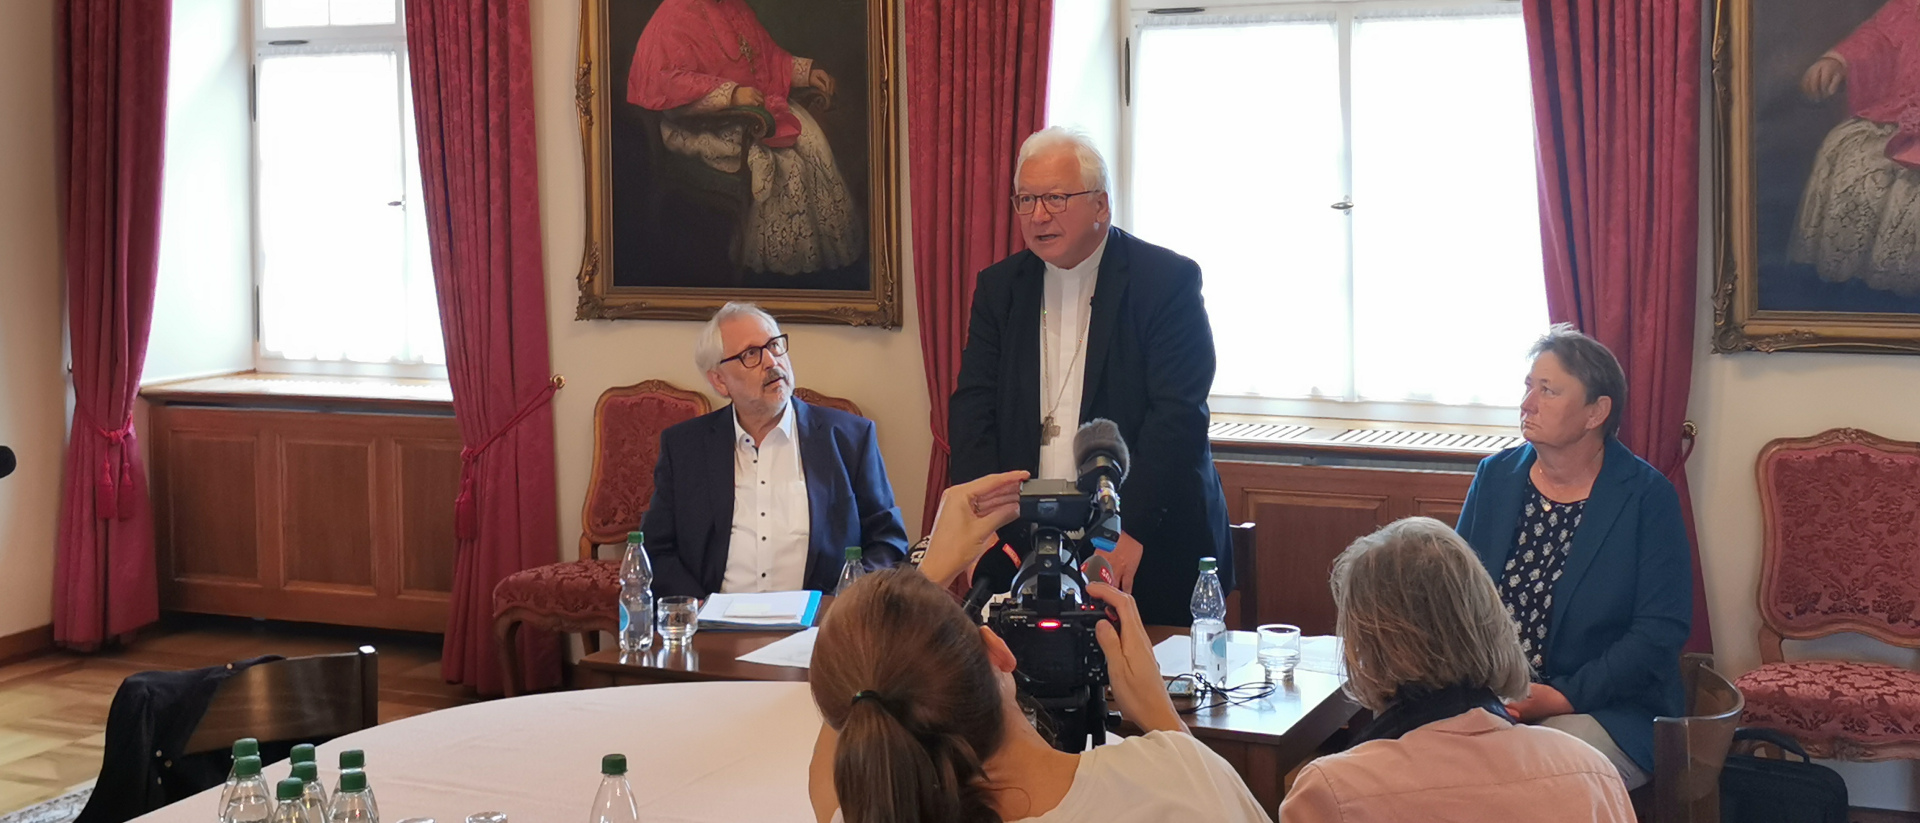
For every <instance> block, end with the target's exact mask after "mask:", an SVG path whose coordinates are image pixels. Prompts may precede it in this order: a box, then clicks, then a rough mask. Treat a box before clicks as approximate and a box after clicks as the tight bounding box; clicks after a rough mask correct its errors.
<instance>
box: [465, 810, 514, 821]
mask: <svg viewBox="0 0 1920 823" xmlns="http://www.w3.org/2000/svg"><path fill="white" fill-rule="evenodd" d="M467 823H507V813H506V812H474V813H473V814H470V815H467Z"/></svg>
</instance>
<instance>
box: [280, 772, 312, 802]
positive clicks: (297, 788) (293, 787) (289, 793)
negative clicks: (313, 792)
mask: <svg viewBox="0 0 1920 823" xmlns="http://www.w3.org/2000/svg"><path fill="white" fill-rule="evenodd" d="M306 789H307V784H306V783H304V782H302V781H301V780H300V778H298V777H289V778H286V779H284V780H281V781H280V790H279V792H278V795H279V797H280V799H281V800H299V799H300V793H301V792H303V791H306Z"/></svg>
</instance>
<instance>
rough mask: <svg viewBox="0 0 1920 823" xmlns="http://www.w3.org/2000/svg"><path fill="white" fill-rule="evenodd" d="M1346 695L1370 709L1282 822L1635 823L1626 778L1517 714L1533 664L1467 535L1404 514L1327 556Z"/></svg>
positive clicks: (1300, 785) (1312, 767) (1304, 784)
mask: <svg viewBox="0 0 1920 823" xmlns="http://www.w3.org/2000/svg"><path fill="white" fill-rule="evenodd" d="M1332 585H1333V602H1334V606H1335V607H1336V609H1337V610H1338V617H1337V618H1336V623H1335V626H1336V629H1335V630H1336V631H1337V632H1338V633H1339V635H1340V642H1341V648H1342V654H1343V656H1344V658H1345V661H1346V667H1347V683H1346V686H1345V688H1346V692H1347V694H1348V695H1349V696H1351V697H1352V698H1353V699H1354V700H1355V701H1357V702H1359V703H1360V705H1362V706H1365V707H1367V708H1369V709H1372V710H1373V711H1374V712H1375V714H1376V717H1375V718H1374V720H1373V722H1372V723H1369V724H1368V725H1367V726H1366V727H1364V728H1362V729H1361V730H1360V732H1359V733H1358V734H1357V735H1356V738H1357V742H1356V743H1355V744H1354V745H1353V746H1352V747H1351V748H1349V749H1347V750H1346V751H1345V752H1342V753H1340V754H1336V755H1331V756H1329V757H1323V758H1321V759H1319V760H1316V761H1314V762H1312V763H1309V764H1307V765H1306V766H1305V767H1303V768H1302V769H1301V770H1300V773H1299V775H1297V776H1296V777H1295V778H1294V782H1293V787H1292V788H1291V789H1290V790H1289V791H1288V792H1287V797H1286V800H1285V801H1283V802H1282V803H1281V804H1280V821H1281V823H1313V822H1314V821H1323V820H1325V821H1336V820H1337V821H1343V823H1368V822H1369V821H1376V820H1378V821H1403V820H1423V821H1481V820H1531V821H1543V823H1614V821H1618V823H1630V821H1632V820H1633V819H1634V815H1633V807H1632V804H1631V803H1630V802H1629V801H1628V799H1627V791H1626V787H1625V786H1624V785H1623V784H1622V783H1621V781H1620V776H1619V774H1618V773H1617V772H1616V770H1615V769H1614V767H1613V764H1611V763H1609V762H1608V761H1607V758H1606V757H1605V756H1603V755H1601V753H1600V752H1598V751H1595V750H1594V749H1593V747H1591V746H1589V745H1587V744H1586V743H1583V742H1581V741H1580V740H1579V739H1578V738H1575V737H1573V736H1572V735H1569V734H1566V733H1565V732H1561V731H1559V730H1556V729H1552V728H1545V727H1539V726H1528V725H1525V724H1522V723H1519V722H1517V720H1516V718H1514V717H1513V715H1512V714H1511V712H1510V710H1509V708H1508V706H1507V702H1508V701H1518V700H1522V699H1525V698H1526V696H1527V690H1528V681H1529V674H1530V671H1529V669H1528V667H1527V661H1526V657H1525V655H1524V653H1523V652H1522V651H1521V648H1520V639H1519V637H1518V635H1517V634H1516V633H1515V631H1514V624H1513V621H1512V620H1511V619H1509V618H1508V617H1507V612H1506V609H1505V607H1504V606H1503V605H1502V604H1501V602H1500V595H1499V593H1498V592H1496V591H1495V590H1494V585H1493V580H1492V578H1490V577H1488V576H1487V572H1486V570H1485V569H1484V568H1482V567H1481V565H1480V559H1479V558H1478V557H1477V556H1476V555H1475V554H1474V553H1473V549H1471V548H1469V547H1468V546H1467V544H1466V542H1465V541H1463V540H1461V539H1460V536H1459V535H1457V534H1455V533H1454V532H1453V530H1452V529H1449V528H1447V527H1446V525H1445V524H1443V523H1441V522H1440V521H1438V520H1434V519H1432V518H1429V517H1409V518H1406V519H1404V520H1399V521H1395V522H1393V523H1390V524H1388V525H1387V526H1385V527H1384V528H1382V529H1380V530H1379V531H1377V532H1374V533H1373V534H1370V535H1367V536H1366V537H1362V538H1360V539H1359V540H1355V541H1354V542H1353V545H1351V546H1348V547H1347V550H1346V551H1345V552H1342V553H1341V554H1340V556H1339V557H1338V558H1336V559H1335V560H1334V562H1333V580H1332Z"/></svg>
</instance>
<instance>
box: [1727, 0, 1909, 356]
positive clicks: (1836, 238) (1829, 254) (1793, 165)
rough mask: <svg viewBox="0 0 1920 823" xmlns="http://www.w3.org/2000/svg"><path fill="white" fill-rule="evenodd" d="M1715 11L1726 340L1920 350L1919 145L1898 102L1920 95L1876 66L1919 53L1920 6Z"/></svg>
mask: <svg viewBox="0 0 1920 823" xmlns="http://www.w3.org/2000/svg"><path fill="white" fill-rule="evenodd" d="M1902 4H1904V5H1902ZM1714 14H1715V18H1716V19H1715V21H1714V38H1713V95H1714V110H1715V115H1714V123H1713V125H1714V180H1715V184H1716V185H1715V195H1714V224H1715V225H1714V232H1715V237H1716V249H1715V254H1714V257H1715V260H1714V265H1715V269H1716V275H1715V284H1714V290H1713V319H1714V334H1713V350H1714V351H1716V352H1732V351H1743V350H1757V351H1767V352H1771V351H1786V350H1806V351H1852V352H1879V353H1907V354H1920V166H1916V165H1914V164H1915V163H1920V154H1917V153H1914V152H1905V153H1903V152H1902V151H1901V149H1900V146H1901V145H1902V144H1903V143H1904V141H1905V137H1904V136H1902V135H1903V133H1902V132H1900V127H1899V125H1898V123H1897V122H1888V121H1889V120H1895V121H1897V119H1898V118H1897V117H1893V118H1890V117H1889V115H1888V111H1889V110H1890V108H1891V107H1892V106H1890V105H1889V104H1888V103H1887V102H1886V98H1888V97H1889V93H1890V91H1891V93H1892V94H1894V95H1899V94H1911V93H1914V92H1920V89H1899V88H1892V89H1889V87H1890V86H1894V85H1897V82H1895V83H1889V82H1887V81H1886V80H1885V79H1884V77H1885V76H1886V75H1885V74H1884V73H1882V72H1878V71H1875V70H1870V68H1869V67H1870V66H1872V65H1873V64H1875V63H1877V62H1878V61H1881V60H1883V59H1885V60H1889V61H1891V62H1893V63H1894V64H1896V65H1897V64H1898V63H1899V61H1902V60H1915V59H1920V0H1821V2H1818V3H1807V2H1801V0H1719V2H1717V3H1716V4H1715V10H1714ZM1889 35H1892V36H1893V37H1894V40H1893V41H1891V45H1889V41H1888V40H1887V37H1888V36H1889ZM1902 38H1904V41H1902ZM1902 42H1904V46H1902ZM1903 47H1904V48H1905V49H1909V50H1912V51H1911V52H1901V51H1900V49H1901V48H1903ZM1848 55H1851V56H1852V57H1851V62H1850V61H1849V59H1848V57H1847V56H1848ZM1855 64H1857V65H1855ZM1876 83H1877V84H1878V86H1877V87H1876V85H1875V84H1876ZM1909 99H1912V98H1909ZM1894 105H1897V103H1896V104H1894Z"/></svg>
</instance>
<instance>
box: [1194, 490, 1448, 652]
mask: <svg viewBox="0 0 1920 823" xmlns="http://www.w3.org/2000/svg"><path fill="white" fill-rule="evenodd" d="M1217 463H1218V466H1219V469H1220V480H1221V483H1222V485H1224V486H1225V488H1226V495H1227V510H1228V513H1229V515H1230V516H1231V517H1232V519H1233V521H1234V522H1236V523H1243V522H1248V521H1251V522H1253V523H1255V524H1257V527H1258V529H1257V532H1256V535H1255V537H1256V539H1255V544H1254V553H1255V555H1256V563H1255V565H1256V567H1257V568H1258V572H1259V578H1260V579H1259V580H1257V581H1253V584H1254V585H1253V586H1252V588H1253V590H1255V591H1257V592H1258V598H1257V600H1258V602H1257V603H1256V604H1254V609H1255V619H1256V620H1257V621H1259V622H1286V623H1294V624H1297V625H1299V626H1300V629H1301V631H1302V632H1304V633H1306V634H1332V633H1333V629H1334V607H1333V595H1332V593H1331V591H1330V590H1329V588H1328V576H1329V573H1330V572H1331V570H1332V567H1333V559H1334V558H1335V557H1338V556H1339V554H1340V552H1342V551H1344V550H1346V547H1347V546H1348V545H1349V544H1351V543H1352V542H1353V541H1354V539H1355V538H1358V537H1361V536H1364V535H1366V534H1369V533H1371V532H1373V531H1374V530H1375V529H1378V528H1380V527H1381V526H1384V525H1386V524H1388V523H1391V522H1393V521H1395V520H1398V519H1400V518H1402V517H1411V516H1414V515H1424V516H1428V517H1435V518H1438V519H1440V520H1441V521H1443V522H1445V523H1447V524H1448V525H1452V524H1453V523H1454V522H1455V521H1457V520H1458V518H1459V514H1460V507H1461V505H1462V502H1463V501H1465V499H1466V494H1467V486H1468V485H1470V484H1471V482H1472V480H1473V474H1472V473H1471V472H1450V471H1422V470H1411V469H1409V470H1400V469H1379V468H1362V467H1350V466H1302V465H1294V464H1287V463H1256V462H1241V461H1232V460H1221V461H1217ZM1243 588H1244V587H1243ZM1242 607H1243V608H1244V607H1245V604H1244V601H1243V604H1242Z"/></svg>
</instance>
